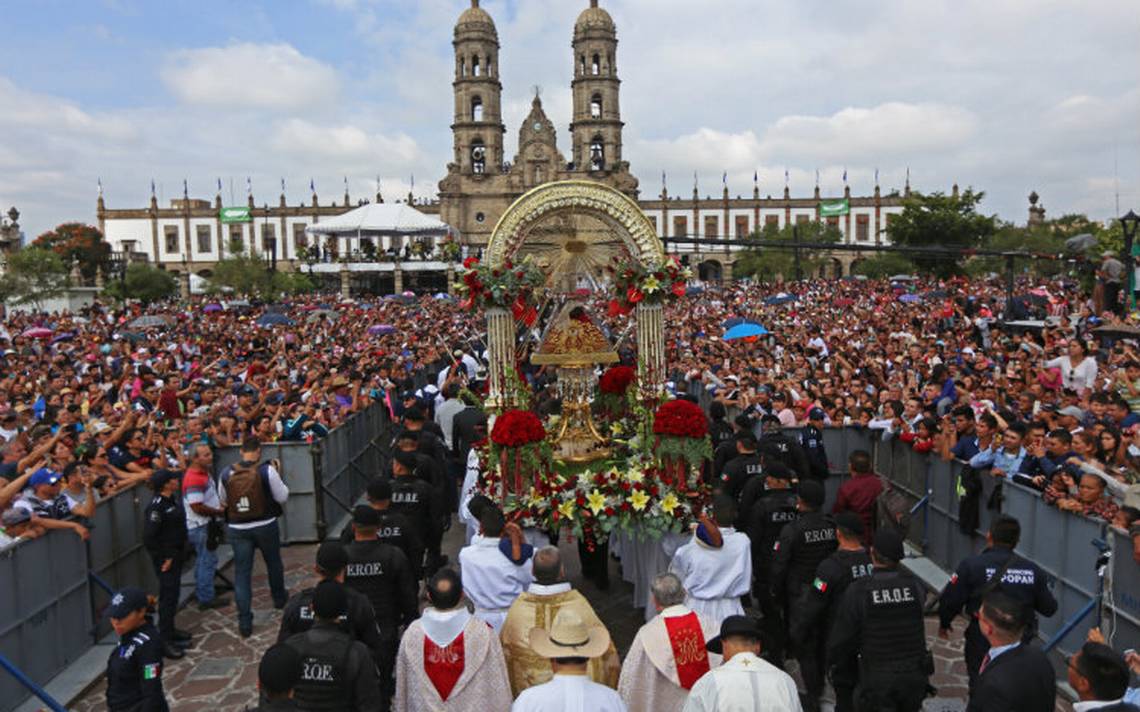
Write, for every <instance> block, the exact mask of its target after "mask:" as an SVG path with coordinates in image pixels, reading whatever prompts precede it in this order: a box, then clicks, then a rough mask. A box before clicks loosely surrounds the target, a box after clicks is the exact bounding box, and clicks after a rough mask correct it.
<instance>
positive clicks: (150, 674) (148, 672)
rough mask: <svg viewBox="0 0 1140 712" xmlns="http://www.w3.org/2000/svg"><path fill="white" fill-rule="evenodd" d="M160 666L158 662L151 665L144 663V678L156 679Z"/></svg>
mask: <svg viewBox="0 0 1140 712" xmlns="http://www.w3.org/2000/svg"><path fill="white" fill-rule="evenodd" d="M159 672H160V666H159V664H158V663H151V664H150V665H143V679H144V680H154V679H156V678H157V677H158V673H159Z"/></svg>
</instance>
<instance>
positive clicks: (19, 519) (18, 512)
mask: <svg viewBox="0 0 1140 712" xmlns="http://www.w3.org/2000/svg"><path fill="white" fill-rule="evenodd" d="M31 518H32V513H31V512H30V511H28V510H26V509H24V508H22V507H18V508H13V509H9V510H7V511H6V512H4V514H3V515H0V524H3V525H4V526H6V527H14V526H16V525H17V524H23V523H24V522H26V521H29V520H30V519H31Z"/></svg>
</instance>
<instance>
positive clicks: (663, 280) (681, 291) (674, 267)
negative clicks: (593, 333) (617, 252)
mask: <svg viewBox="0 0 1140 712" xmlns="http://www.w3.org/2000/svg"><path fill="white" fill-rule="evenodd" d="M607 269H608V270H609V272H610V274H611V275H612V277H613V289H614V298H613V299H612V300H610V306H609V310H608V313H609V315H610V316H617V315H619V314H628V313H629V311H630V310H631V309H633V308H634V307H635V306H637V305H638V304H640V303H645V304H662V303H664V302H667V301H671V300H673V299H676V298H677V297H683V296H685V288H686V287H685V284H686V282H688V281H689V280H690V279H692V277H693V273H692V271H690V270H689V268H688V267H682V266H681V263H680V261H679V260H678V259H677V258H676V257H668V258H666V259H665V261H664V262H662V263H661V264H658V265H645V264H642V263H641V262H638V261H635V260H627V261H620V260H615V261H614V264H613V265H612V266H610V267H608V268H607Z"/></svg>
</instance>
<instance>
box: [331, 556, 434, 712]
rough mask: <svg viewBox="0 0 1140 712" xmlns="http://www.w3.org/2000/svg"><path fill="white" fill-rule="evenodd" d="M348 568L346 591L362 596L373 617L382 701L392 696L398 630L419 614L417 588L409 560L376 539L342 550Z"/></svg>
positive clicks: (345, 575) (345, 579) (345, 578)
mask: <svg viewBox="0 0 1140 712" xmlns="http://www.w3.org/2000/svg"><path fill="white" fill-rule="evenodd" d="M344 550H345V553H346V554H348V565H347V566H346V567H345V569H344V583H345V586H346V587H347V588H350V589H354V590H356V591H359V592H360V593H362V594H364V596H366V597H367V598H368V600H369V601H370V602H371V603H372V610H373V611H375V613H376V626H377V628H378V629H379V632H380V640H379V643H378V645H377V647H376V651H377V655H376V667H377V668H378V670H379V675H380V688H381V691H382V693H383V694H384V698H385V699H389V698H391V696H392V694H394V693H395V687H394V683H393V679H392V675H393V673H394V672H395V669H396V653H397V652H398V650H399V646H400V626H402V625H406V624H408V623H411V622H412V621H413V620H415V618H416V617H417V616H418V614H419V607H418V600H417V594H418V587H417V586H416V579H415V577H414V576H413V575H412V567H411V565H410V564H409V563H408V557H406V556H404V552H402V551H400V550H399V549H397V548H396V547H394V546H392V545H391V544H386V543H384V542H382V541H380V540H379V539H376V540H371V541H354V542H353V543H351V544H349V545H348V546H346V547H345V548H344Z"/></svg>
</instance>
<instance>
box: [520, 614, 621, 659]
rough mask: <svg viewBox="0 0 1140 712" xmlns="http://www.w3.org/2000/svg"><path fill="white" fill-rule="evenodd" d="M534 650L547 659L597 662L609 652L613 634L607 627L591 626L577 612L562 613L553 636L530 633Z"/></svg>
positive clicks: (536, 630)
mask: <svg viewBox="0 0 1140 712" xmlns="http://www.w3.org/2000/svg"><path fill="white" fill-rule="evenodd" d="M530 647H531V649H532V650H534V652H535V654H536V655H539V656H541V657H544V658H596V657H599V656H601V655H602V654H603V653H605V652H606V650H608V649H609V647H610V634H609V632H607V631H606V628H605V626H600V625H594V626H587V625H586V624H585V623H584V622H582V618H581V617H580V616H579V615H578V614H577V613H575V612H574V611H570V610H561V611H559V612H558V615H557V616H555V617H554V624H553V625H551V626H550V632H547V631H546V630H544V629H542V628H531V629H530Z"/></svg>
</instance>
